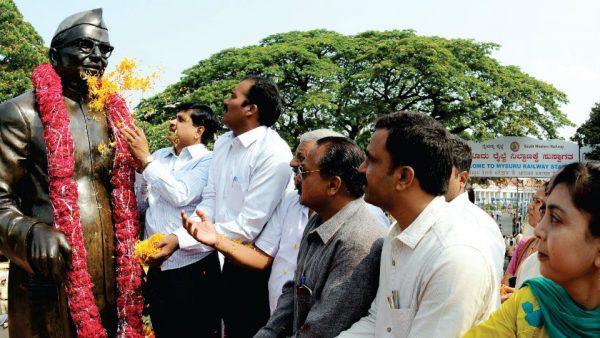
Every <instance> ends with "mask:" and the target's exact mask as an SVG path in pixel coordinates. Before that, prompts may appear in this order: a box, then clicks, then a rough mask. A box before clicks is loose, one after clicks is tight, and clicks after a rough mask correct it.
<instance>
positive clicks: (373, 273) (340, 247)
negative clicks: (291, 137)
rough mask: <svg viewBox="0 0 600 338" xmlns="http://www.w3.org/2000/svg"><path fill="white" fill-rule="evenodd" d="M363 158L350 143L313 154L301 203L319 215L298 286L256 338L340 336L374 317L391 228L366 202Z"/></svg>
mask: <svg viewBox="0 0 600 338" xmlns="http://www.w3.org/2000/svg"><path fill="white" fill-rule="evenodd" d="M363 159H364V153H363V151H362V150H361V149H360V148H359V147H358V146H357V145H356V144H355V143H354V142H353V141H351V140H349V139H347V138H345V137H325V138H322V139H320V140H318V141H317V143H316V145H314V146H313V147H312V148H309V149H307V155H306V158H305V159H303V160H302V161H301V164H300V166H299V167H298V169H296V172H297V175H296V183H297V184H299V186H300V191H301V193H300V203H301V204H302V205H304V206H306V207H308V208H310V209H312V210H314V211H315V213H316V214H315V215H313V216H312V217H311V218H310V220H309V222H308V224H307V226H306V229H305V230H304V234H303V236H302V241H301V242H300V249H299V252H298V262H297V266H296V272H295V274H294V279H293V280H290V281H288V282H287V283H285V285H284V286H283V293H282V295H281V296H280V297H279V301H278V302H277V308H276V309H275V311H274V312H273V314H272V316H271V318H270V319H269V322H268V323H267V325H265V327H263V328H262V329H261V330H260V331H259V332H258V333H257V334H256V335H255V337H280V336H291V335H293V336H296V337H317V336H318V337H335V336H336V335H337V334H339V333H340V332H341V331H342V330H345V329H346V328H348V327H349V326H350V325H351V324H352V323H353V322H354V321H356V320H357V319H358V318H360V317H361V316H363V315H365V314H366V312H367V310H368V308H369V305H370V303H371V301H372V300H373V298H374V297H375V293H376V291H377V283H378V278H377V276H378V273H379V257H380V254H381V246H382V237H383V236H384V234H385V229H384V227H383V226H382V225H381V223H380V222H379V221H378V220H377V218H376V217H374V216H373V214H372V213H371V212H369V208H368V207H367V205H366V203H365V202H364V201H363V199H362V195H363V191H362V187H363V184H364V176H363V175H362V174H360V173H359V172H358V166H359V165H360V163H361V162H362V161H363Z"/></svg>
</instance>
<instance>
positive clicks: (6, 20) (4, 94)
mask: <svg viewBox="0 0 600 338" xmlns="http://www.w3.org/2000/svg"><path fill="white" fill-rule="evenodd" d="M46 55H47V50H46V48H44V42H43V40H42V37H41V36H40V35H39V34H38V33H37V32H36V31H35V29H34V28H33V26H31V24H29V23H28V22H26V21H23V16H22V15H21V13H20V12H19V10H18V9H17V7H16V6H15V4H14V3H13V2H12V0H0V102H3V101H6V100H8V99H10V98H12V97H15V96H17V95H19V94H21V93H23V92H24V91H26V90H29V89H31V72H32V71H33V69H34V68H35V67H36V66H37V65H38V64H40V63H42V62H46V61H47V57H46Z"/></svg>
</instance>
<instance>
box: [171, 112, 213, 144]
mask: <svg viewBox="0 0 600 338" xmlns="http://www.w3.org/2000/svg"><path fill="white" fill-rule="evenodd" d="M184 110H189V111H190V117H191V118H192V124H193V125H194V126H196V127H200V126H202V127H204V133H203V134H202V140H201V141H202V143H204V144H207V143H208V142H210V141H212V140H214V135H215V132H216V131H217V130H218V129H219V122H218V121H217V119H216V118H215V114H214V113H213V110H212V109H210V107H209V106H207V105H205V104H199V103H181V104H179V105H177V107H176V108H175V111H176V112H181V111H184Z"/></svg>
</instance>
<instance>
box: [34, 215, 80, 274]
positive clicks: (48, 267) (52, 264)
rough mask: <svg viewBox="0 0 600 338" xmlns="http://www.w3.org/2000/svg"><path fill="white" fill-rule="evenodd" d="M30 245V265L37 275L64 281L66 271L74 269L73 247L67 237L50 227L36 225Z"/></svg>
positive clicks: (41, 224) (40, 224)
mask: <svg viewBox="0 0 600 338" xmlns="http://www.w3.org/2000/svg"><path fill="white" fill-rule="evenodd" d="M28 245H29V246H28V248H29V263H30V264H31V267H32V269H33V272H34V273H35V274H36V275H38V276H43V277H46V278H51V279H53V280H55V281H62V280H64V278H65V272H66V270H72V269H73V263H72V261H71V246H70V245H69V243H68V242H67V239H66V238H65V235H63V234H62V233H60V232H58V231H56V230H54V229H52V228H51V227H50V226H49V225H47V224H43V223H37V224H34V225H33V227H32V228H31V233H30V239H29V243H28Z"/></svg>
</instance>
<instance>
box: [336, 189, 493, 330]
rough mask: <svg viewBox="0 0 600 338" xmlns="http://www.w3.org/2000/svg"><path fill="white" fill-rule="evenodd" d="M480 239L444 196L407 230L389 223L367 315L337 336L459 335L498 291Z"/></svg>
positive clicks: (490, 308) (487, 309)
mask: <svg viewBox="0 0 600 338" xmlns="http://www.w3.org/2000/svg"><path fill="white" fill-rule="evenodd" d="M479 229H480V227H479ZM481 236H482V234H481V231H480V230H478V227H477V225H474V224H467V223H466V221H465V220H464V218H462V219H461V217H460V215H456V213H453V212H452V208H450V206H449V205H448V204H447V203H446V202H445V200H444V197H443V196H440V197H436V198H435V199H434V200H433V201H432V202H431V203H430V204H429V205H428V206H427V207H426V208H425V209H424V210H423V211H422V212H421V213H420V214H419V216H418V217H417V218H416V219H415V220H414V221H413V222H412V223H411V224H410V225H409V226H408V227H407V228H406V230H404V231H402V229H401V228H400V226H399V225H398V224H397V223H394V224H393V225H392V228H391V229H390V232H389V233H388V235H387V236H386V239H385V242H384V244H383V251H382V254H381V269H380V277H379V289H378V291H377V296H376V297H375V300H374V301H373V303H372V305H371V308H370V309H369V313H368V315H367V316H365V317H363V318H362V319H361V320H359V321H358V322H356V323H354V325H353V326H352V327H351V328H350V329H348V330H347V331H345V332H343V333H342V334H341V335H340V337H378V338H380V337H432V338H433V337H459V336H461V335H462V334H464V333H465V332H466V331H467V330H468V329H470V328H471V327H472V326H473V325H475V324H477V323H478V322H480V321H482V320H484V319H486V318H487V317H488V316H489V315H490V313H491V312H492V311H493V309H494V307H495V303H494V301H493V297H494V293H496V292H498V290H497V289H496V288H495V285H496V284H497V281H496V270H495V267H493V263H492V259H491V257H490V255H489V249H487V244H486V243H485V242H484V241H482V240H481ZM392 291H394V292H398V306H395V307H392V305H390V303H389V302H388V296H391V295H392ZM349 301H351V300H349Z"/></svg>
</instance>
